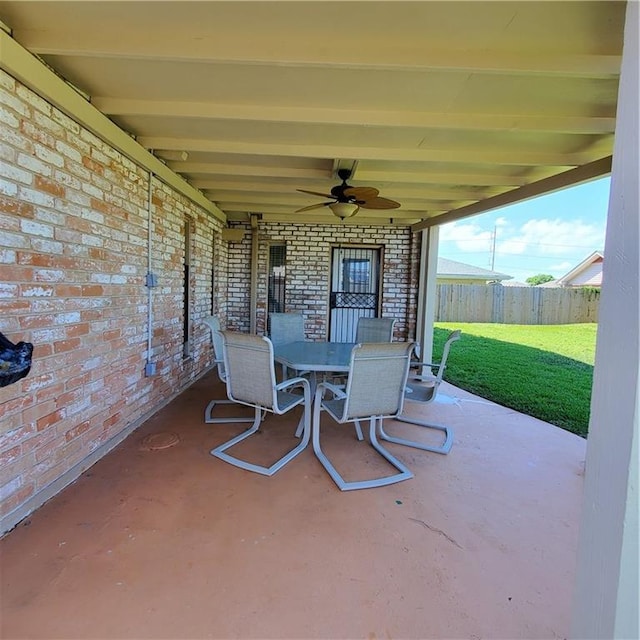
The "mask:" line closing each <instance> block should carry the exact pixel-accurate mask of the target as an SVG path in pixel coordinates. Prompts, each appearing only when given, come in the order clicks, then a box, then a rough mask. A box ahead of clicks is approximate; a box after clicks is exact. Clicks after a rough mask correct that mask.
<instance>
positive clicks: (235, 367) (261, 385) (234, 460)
mask: <svg viewBox="0 0 640 640" xmlns="http://www.w3.org/2000/svg"><path fill="white" fill-rule="evenodd" d="M222 339H223V353H224V364H225V369H226V374H227V396H228V397H229V399H230V400H232V401H233V402H237V403H238V404H244V405H247V406H249V407H254V410H255V414H254V420H253V424H252V425H251V427H249V429H247V430H246V431H243V432H242V433H241V434H239V435H237V436H235V437H234V438H231V440H229V441H227V442H224V443H223V444H221V445H219V446H217V447H215V448H214V449H212V450H211V455H212V456H215V457H216V458H220V460H224V461H225V462H228V463H229V464H232V465H235V466H236V467H240V468H242V469H246V470H247V471H254V472H256V473H261V474H262V475H265V476H271V475H273V474H274V473H276V471H278V470H279V469H281V468H282V467H283V466H284V465H285V464H287V462H289V461H290V460H292V459H293V458H295V457H296V456H297V455H298V454H299V453H301V452H302V451H303V450H304V448H305V447H306V446H307V444H309V438H310V436H311V387H310V386H309V381H308V380H306V379H305V378H301V377H297V378H290V379H287V380H283V381H282V382H280V383H278V382H277V381H276V374H275V368H274V361H273V345H272V344H271V340H269V338H264V337H261V336H256V335H250V334H245V333H236V332H234V331H223V332H222ZM294 389H297V390H300V389H301V390H302V394H300V393H293V392H292V390H294ZM301 404H302V405H303V407H304V415H303V418H304V421H303V428H302V433H301V435H302V439H301V441H300V442H299V443H298V444H297V445H296V446H295V447H293V448H292V449H291V450H290V451H289V452H287V453H286V454H285V455H283V456H282V457H281V458H279V459H278V460H276V461H275V462H274V463H273V464H271V465H270V466H268V467H266V466H260V465H258V464H255V463H253V462H249V461H246V460H242V459H240V458H238V457H235V456H232V455H231V454H229V453H227V450H228V449H230V448H231V447H233V446H235V445H236V444H238V443H240V442H242V441H243V440H245V439H246V438H248V437H249V436H251V435H253V434H254V433H256V431H258V429H259V428H260V423H261V422H262V418H263V415H264V412H270V413H273V414H276V415H282V414H284V413H286V412H287V411H290V410H291V409H293V408H294V407H297V406H298V405H301ZM292 437H294V438H296V439H298V438H297V436H296V435H293V436H292Z"/></svg>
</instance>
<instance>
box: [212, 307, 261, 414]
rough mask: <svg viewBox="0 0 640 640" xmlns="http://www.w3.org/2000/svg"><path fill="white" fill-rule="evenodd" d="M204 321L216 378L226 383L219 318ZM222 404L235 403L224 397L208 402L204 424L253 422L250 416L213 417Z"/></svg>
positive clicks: (214, 317) (213, 317)
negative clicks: (208, 335)
mask: <svg viewBox="0 0 640 640" xmlns="http://www.w3.org/2000/svg"><path fill="white" fill-rule="evenodd" d="M204 323H205V324H206V325H207V326H208V327H209V329H210V330H211V345H212V346H213V357H214V364H215V365H216V372H217V374H218V378H220V381H221V382H224V383H225V384H226V383H227V374H226V371H225V368H224V357H223V350H222V335H221V334H220V320H219V318H218V317H217V316H209V317H207V318H205V319H204ZM222 404H236V403H235V402H233V401H232V400H228V399H224V400H219V399H214V400H211V402H209V404H208V405H207V407H206V409H205V410H204V421H205V423H206V424H222V423H225V422H253V418H252V417H250V416H247V417H244V418H241V417H233V416H232V417H226V416H222V417H219V418H214V417H213V411H214V409H215V407H216V406H218V405H222Z"/></svg>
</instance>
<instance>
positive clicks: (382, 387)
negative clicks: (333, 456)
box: [312, 342, 414, 491]
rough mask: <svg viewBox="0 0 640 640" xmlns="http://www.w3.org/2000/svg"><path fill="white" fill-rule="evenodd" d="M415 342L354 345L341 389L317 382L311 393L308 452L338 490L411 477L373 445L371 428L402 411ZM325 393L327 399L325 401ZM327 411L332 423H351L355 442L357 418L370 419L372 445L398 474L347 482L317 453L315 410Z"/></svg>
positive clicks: (317, 415)
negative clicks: (311, 408) (311, 450)
mask: <svg viewBox="0 0 640 640" xmlns="http://www.w3.org/2000/svg"><path fill="white" fill-rule="evenodd" d="M413 347H414V343H412V342H391V343H371V344H358V345H356V346H355V347H354V348H353V350H352V352H351V363H350V368H349V376H348V378H347V384H346V388H345V387H337V386H336V385H334V384H331V383H329V382H321V383H320V384H319V385H318V387H317V389H316V393H315V400H314V408H313V428H312V442H313V450H314V452H315V454H316V456H317V457H318V459H319V460H320V462H321V464H322V465H323V466H324V468H325V469H326V470H327V472H328V473H329V475H330V476H331V478H333V480H334V482H335V483H336V484H337V485H338V487H339V488H340V489H341V490H342V491H350V490H354V489H369V488H373V487H380V486H385V485H389V484H394V483H396V482H401V481H402V480H408V479H409V478H412V477H413V473H412V472H411V471H410V470H409V469H408V468H407V467H406V465H404V464H403V463H402V462H400V460H398V459H397V458H395V457H394V456H393V455H391V453H389V451H387V450H386V449H385V448H384V447H383V446H382V445H381V444H380V442H379V441H378V438H377V434H376V430H377V428H378V427H379V426H380V425H381V424H382V420H383V419H384V418H391V417H395V416H397V415H399V414H400V413H401V412H402V406H403V400H404V388H405V384H406V381H407V376H408V372H409V363H410V359H411V352H412V351H413ZM325 392H329V393H330V394H331V397H329V398H328V399H325V398H324V394H325ZM321 410H324V411H326V412H327V413H328V414H329V415H330V416H331V417H332V418H333V419H334V420H335V421H336V422H338V423H339V424H345V423H348V422H353V423H355V425H356V430H357V432H358V439H360V440H362V433H361V431H360V427H359V425H358V421H359V420H364V419H366V418H368V419H369V440H370V443H371V446H372V447H373V448H374V449H375V450H376V451H377V452H378V453H379V454H380V455H382V456H383V457H384V458H385V459H386V460H387V461H388V462H389V463H390V464H391V465H393V466H394V467H395V468H396V469H397V470H398V473H395V474H393V475H390V476H383V477H379V478H374V479H370V480H360V481H353V482H347V481H346V480H345V479H344V478H343V477H342V476H341V475H340V473H339V472H338V470H337V469H336V468H335V466H334V465H333V464H332V463H331V461H330V460H329V458H327V456H326V455H325V453H324V452H323V451H322V447H321V445H320V412H321Z"/></svg>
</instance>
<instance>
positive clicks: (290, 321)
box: [269, 313, 308, 378]
mask: <svg viewBox="0 0 640 640" xmlns="http://www.w3.org/2000/svg"><path fill="white" fill-rule="evenodd" d="M269 338H270V340H271V342H272V344H273V346H274V347H277V346H278V345H280V344H286V343H288V342H304V340H305V338H306V336H305V332H304V315H303V314H302V313H272V314H270V315H269ZM291 371H292V372H293V375H304V374H305V373H308V372H305V371H295V370H293V369H292V370H291ZM282 376H283V378H287V377H288V376H289V369H288V368H287V366H286V365H284V364H283V365H282Z"/></svg>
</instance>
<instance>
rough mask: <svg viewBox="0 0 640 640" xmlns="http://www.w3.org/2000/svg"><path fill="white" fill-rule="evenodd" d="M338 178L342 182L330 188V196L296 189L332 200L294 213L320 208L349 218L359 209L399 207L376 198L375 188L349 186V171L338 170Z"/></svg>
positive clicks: (386, 199)
mask: <svg viewBox="0 0 640 640" xmlns="http://www.w3.org/2000/svg"><path fill="white" fill-rule="evenodd" d="M338 177H339V178H340V179H341V180H342V184H338V185H336V186H335V187H332V188H331V194H327V193H319V192H317V191H307V190H306V189H296V191H300V192H302V193H310V194H311V195H313V196H321V197H323V198H332V200H331V201H330V202H320V203H318V204H312V205H309V206H308V207H302V209H298V210H297V211H296V213H300V212H301V211H311V209H319V208H320V207H329V208H330V209H331V211H333V213H334V214H335V215H336V216H338V217H339V218H349V217H350V216H354V215H355V214H356V213H358V211H359V210H360V208H361V207H362V208H363V209H397V208H398V207H399V206H400V203H399V202H396V201H395V200H389V199H388V198H380V197H379V196H378V194H379V193H380V192H379V191H378V190H377V189H376V188H375V187H351V186H349V185H348V184H347V180H348V179H349V178H350V177H351V169H338Z"/></svg>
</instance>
